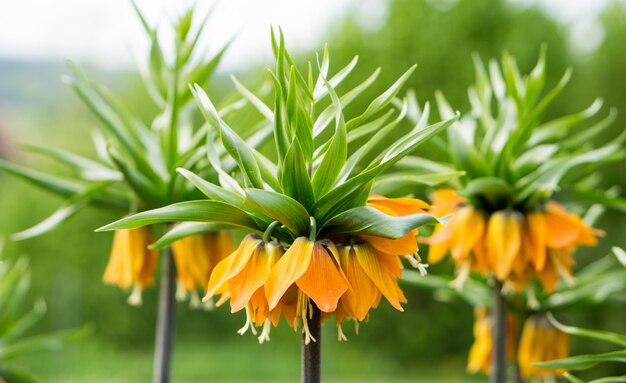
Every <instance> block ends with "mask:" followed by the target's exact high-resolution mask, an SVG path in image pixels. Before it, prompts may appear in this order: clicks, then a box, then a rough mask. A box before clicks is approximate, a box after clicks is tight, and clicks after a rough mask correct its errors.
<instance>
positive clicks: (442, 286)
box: [402, 270, 491, 307]
mask: <svg viewBox="0 0 626 383" xmlns="http://www.w3.org/2000/svg"><path fill="white" fill-rule="evenodd" d="M402 282H404V283H408V284H411V285H414V286H417V287H421V288H426V289H428V290H432V291H434V292H439V293H441V292H444V293H445V294H446V295H449V296H452V297H455V298H459V299H462V300H464V301H465V302H467V303H469V304H470V305H472V306H474V307H476V306H483V307H490V306H491V289H489V287H488V286H487V285H486V284H485V283H483V282H482V281H480V280H477V279H473V278H468V279H467V280H466V281H465V283H464V284H463V288H462V289H459V288H457V286H455V281H454V277H450V276H446V277H442V276H438V275H432V274H428V275H425V276H422V275H421V274H420V273H419V272H417V271H412V270H403V271H402Z"/></svg>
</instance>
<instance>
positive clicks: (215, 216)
mask: <svg viewBox="0 0 626 383" xmlns="http://www.w3.org/2000/svg"><path fill="white" fill-rule="evenodd" d="M167 222H212V223H223V224H227V225H232V226H237V227H242V228H245V229H251V230H259V228H258V226H257V225H256V223H255V221H254V220H253V219H252V217H250V215H248V214H247V213H246V212H244V211H243V210H241V209H240V208H238V207H235V206H233V205H229V204H227V203H224V202H219V201H207V200H201V201H186V202H179V203H175V204H172V205H169V206H166V207H162V208H159V209H153V210H148V211H144V212H141V213H137V214H135V215H131V216H129V217H125V218H122V219H120V220H118V221H115V222H113V223H110V224H108V225H106V226H103V227H101V228H99V229H97V230H96V231H111V230H120V229H136V228H138V227H143V226H147V225H153V224H156V223H167Z"/></svg>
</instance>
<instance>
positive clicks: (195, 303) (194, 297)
mask: <svg viewBox="0 0 626 383" xmlns="http://www.w3.org/2000/svg"><path fill="white" fill-rule="evenodd" d="M201 304H202V302H200V297H199V296H198V292H197V291H191V292H190V293H189V307H190V308H192V309H197V308H199V307H200V305H201Z"/></svg>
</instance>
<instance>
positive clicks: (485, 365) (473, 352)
mask: <svg viewBox="0 0 626 383" xmlns="http://www.w3.org/2000/svg"><path fill="white" fill-rule="evenodd" d="M515 322H516V321H515V317H514V316H513V315H512V314H510V313H509V314H508V315H507V320H506V336H507V339H506V345H507V347H506V348H507V357H508V359H509V360H512V359H513V358H514V355H515V346H516V345H515V343H516V336H515V331H516V323H515ZM492 326H493V323H492V318H491V316H490V315H489V313H488V311H487V309H485V308H484V307H478V308H476V309H475V310H474V343H473V344H472V347H471V348H470V352H469V359H468V362H467V371H468V372H470V373H472V374H475V373H479V372H481V373H483V374H487V375H488V374H489V373H491V358H492V356H491V352H492V344H493V343H492V332H491V328H492Z"/></svg>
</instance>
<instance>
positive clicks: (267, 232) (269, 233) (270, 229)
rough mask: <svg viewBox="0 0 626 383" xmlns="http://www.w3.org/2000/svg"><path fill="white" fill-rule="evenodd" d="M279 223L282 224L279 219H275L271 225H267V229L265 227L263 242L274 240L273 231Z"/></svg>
mask: <svg viewBox="0 0 626 383" xmlns="http://www.w3.org/2000/svg"><path fill="white" fill-rule="evenodd" d="M278 225H280V222H279V221H274V222H272V223H270V225H269V226H268V227H267V229H265V232H264V233H263V242H265V243H268V242H269V241H271V240H272V233H273V232H274V229H276V227H278Z"/></svg>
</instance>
